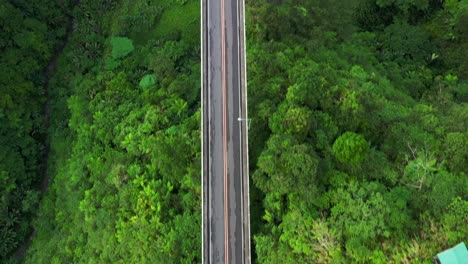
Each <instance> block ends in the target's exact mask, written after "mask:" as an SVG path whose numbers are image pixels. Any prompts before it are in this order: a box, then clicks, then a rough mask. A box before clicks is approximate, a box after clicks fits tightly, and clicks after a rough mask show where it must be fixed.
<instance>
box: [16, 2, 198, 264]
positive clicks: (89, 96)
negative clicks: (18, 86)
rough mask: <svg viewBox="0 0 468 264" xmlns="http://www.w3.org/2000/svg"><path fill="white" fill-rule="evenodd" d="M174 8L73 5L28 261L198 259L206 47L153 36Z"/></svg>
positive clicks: (194, 29) (53, 91)
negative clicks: (47, 181)
mask: <svg viewBox="0 0 468 264" xmlns="http://www.w3.org/2000/svg"><path fill="white" fill-rule="evenodd" d="M187 4H190V5H194V4H196V5H197V6H199V2H194V1H188V2H187ZM172 8H173V7H172V6H171V5H169V3H166V1H137V2H135V1H118V2H116V1H81V2H80V5H79V7H77V8H76V9H74V14H73V15H74V16H75V17H76V18H75V19H76V22H75V23H76V25H75V27H76V28H77V29H79V30H77V31H76V32H74V35H73V36H72V38H71V40H70V42H69V43H68V44H67V46H66V48H65V50H64V52H63V55H62V56H61V57H60V59H59V65H58V66H57V73H56V74H55V75H54V77H53V78H52V80H51V95H52V96H53V102H54V104H53V107H54V111H52V122H51V125H52V128H51V129H50V134H49V137H50V140H51V154H50V159H49V160H50V170H49V173H50V174H51V177H53V181H51V182H52V183H51V185H50V186H49V191H48V192H47V194H46V196H45V198H44V201H43V202H42V203H41V208H40V209H39V215H38V218H37V220H36V221H35V227H36V233H37V235H36V237H35V238H34V239H33V242H32V245H31V247H30V248H29V250H28V252H27V255H26V258H25V262H26V263H89V262H91V263H200V262H201V259H200V252H201V249H200V247H201V236H200V234H201V230H200V226H201V224H200V220H201V218H200V215H201V208H200V204H201V202H200V199H201V194H200V189H201V186H200V159H199V157H200V149H201V147H200V131H199V127H200V111H199V107H200V103H199V94H200V90H199V89H200V72H199V69H200V61H199V59H198V57H197V56H195V55H194V54H196V52H197V50H199V47H198V46H195V45H194V44H191V45H188V44H187V43H188V41H189V40H187V39H181V38H173V36H168V37H167V38H163V37H159V36H157V34H156V32H155V28H156V27H157V26H158V23H159V19H160V17H161V15H162V14H165V13H166V12H169V11H170V10H172ZM174 8H175V7H174ZM192 19H195V20H196V18H195V17H192ZM186 30H187V31H190V32H193V34H196V35H197V36H199V26H198V24H196V23H194V24H193V25H191V26H187V28H186ZM107 36H120V37H107ZM134 40H136V41H134ZM150 40H151V41H150ZM106 44H110V45H106ZM173 55H174V56H173ZM181 65H183V66H181ZM153 72H154V73H155V74H153ZM156 76H158V79H156ZM159 76H161V77H159ZM156 84H157V85H156ZM27 197H28V199H27V200H25V202H24V206H25V208H26V207H30V204H29V202H28V201H29V200H31V199H33V198H34V193H31V194H28V196H27Z"/></svg>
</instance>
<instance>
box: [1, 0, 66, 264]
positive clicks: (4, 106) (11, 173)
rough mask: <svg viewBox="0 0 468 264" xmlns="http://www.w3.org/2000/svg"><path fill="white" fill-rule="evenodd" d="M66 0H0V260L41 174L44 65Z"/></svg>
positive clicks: (33, 201)
mask: <svg viewBox="0 0 468 264" xmlns="http://www.w3.org/2000/svg"><path fill="white" fill-rule="evenodd" d="M68 8H69V4H68V2H67V1H60V2H56V1H39V0H33V1H0V262H1V263H3V262H4V261H6V259H7V258H8V256H9V255H12V254H13V253H14V251H15V250H16V249H17V247H18V246H20V245H21V244H22V243H23V241H24V240H25V239H26V237H27V236H28V235H29V233H30V232H32V228H31V223H30V221H31V217H32V216H33V215H34V214H35V212H36V208H37V205H38V202H39V200H40V192H39V185H40V183H41V181H42V179H43V177H44V171H45V165H46V164H45V162H43V159H44V157H45V156H44V155H46V147H47V144H46V137H47V124H46V123H47V122H46V117H45V116H46V115H45V103H46V100H47V96H46V94H47V91H46V87H45V86H46V85H45V83H46V76H45V75H46V74H45V72H46V67H47V65H48V63H49V61H50V60H51V58H52V57H53V54H54V52H55V50H56V49H57V48H58V47H59V46H60V44H61V42H62V41H63V39H64V38H65V35H66V32H65V27H66V25H67V23H68V21H69V17H68V16H67V10H68Z"/></svg>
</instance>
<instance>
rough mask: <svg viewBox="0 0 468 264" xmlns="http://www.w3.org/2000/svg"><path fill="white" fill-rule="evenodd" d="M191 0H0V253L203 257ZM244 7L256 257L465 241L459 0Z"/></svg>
mask: <svg viewBox="0 0 468 264" xmlns="http://www.w3.org/2000/svg"><path fill="white" fill-rule="evenodd" d="M199 8H200V3H199V1H195V0H146V1H133V0H119V1H112V0H81V1H72V0H57V1H52V0H32V1H31V0H29V1H23V0H8V1H7V0H0V26H1V31H0V36H1V38H0V54H1V57H0V65H1V71H0V75H2V78H0V89H1V90H0V95H1V96H0V131H1V133H0V190H1V196H0V197H1V199H0V210H1V211H0V212H1V214H0V262H1V263H4V262H5V263H18V262H25V263H200V262H201V258H200V253H201V248H200V247H201V226H200V225H201V223H200V220H201V208H200V206H201V193H200V191H201V186H200V184H201V182H200V174H201V173H200V169H201V168H200V166H201V163H200V150H201V146H200V31H199V30H200V9H199ZM246 12H247V15H246V17H247V21H246V23H247V25H246V28H247V69H248V92H249V114H250V118H251V120H252V122H251V126H250V130H249V138H250V144H249V148H250V149H249V150H250V176H251V181H252V183H251V185H250V186H251V190H250V192H251V194H250V197H251V225H252V227H251V231H252V238H253V241H252V246H253V250H252V254H253V256H252V257H253V260H254V261H255V262H257V263H431V262H432V257H433V256H434V255H435V254H436V253H438V252H440V251H442V250H444V249H446V248H448V247H451V246H454V245H455V244H456V243H459V242H462V241H465V242H468V229H467V228H466V223H467V222H468V0H461V1H460V0H447V1H439V0H398V1H395V0H351V1H339V0H314V1H312V0H282V1H279V0H270V1H268V0H246ZM67 33H70V34H67ZM67 35H69V36H67ZM62 45H65V47H64V49H63V51H62V49H61V47H62ZM51 66H54V67H51ZM47 185H48V188H45V187H46V186H47ZM33 230H35V231H34V236H32V243H31V245H30V246H29V247H28V249H27V251H26V253H25V254H24V256H22V254H18V253H16V252H17V250H18V249H19V248H21V246H22V245H24V244H25V243H26V241H27V240H28V236H29V235H30V234H31V233H32V232H33Z"/></svg>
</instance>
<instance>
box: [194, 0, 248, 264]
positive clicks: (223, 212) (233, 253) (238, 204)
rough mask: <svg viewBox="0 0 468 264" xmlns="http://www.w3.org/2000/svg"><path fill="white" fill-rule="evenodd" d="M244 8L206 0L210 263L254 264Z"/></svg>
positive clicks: (232, 0) (233, 1) (228, 0)
mask: <svg viewBox="0 0 468 264" xmlns="http://www.w3.org/2000/svg"><path fill="white" fill-rule="evenodd" d="M243 6H244V2H243V0H202V29H201V31H202V82H203V83H202V112H203V115H202V146H203V151H202V152H203V153H202V155H203V160H202V162H203V164H202V167H203V173H202V177H203V179H202V184H203V235H202V236H203V262H204V263H250V230H249V228H250V226H249V211H248V210H249V208H248V207H249V206H248V169H247V168H248V156H247V122H245V119H246V114H247V112H246V110H247V109H246V82H245V39H244V7H243Z"/></svg>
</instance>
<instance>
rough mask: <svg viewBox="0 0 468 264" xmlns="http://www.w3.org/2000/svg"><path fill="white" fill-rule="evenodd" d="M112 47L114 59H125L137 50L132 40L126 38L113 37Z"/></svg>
mask: <svg viewBox="0 0 468 264" xmlns="http://www.w3.org/2000/svg"><path fill="white" fill-rule="evenodd" d="M111 45H112V58H113V59H121V58H124V57H125V56H127V55H128V54H129V53H130V52H132V51H133V50H134V49H135V48H134V47H133V42H132V40H131V39H128V38H125V37H113V38H112V39H111Z"/></svg>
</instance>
